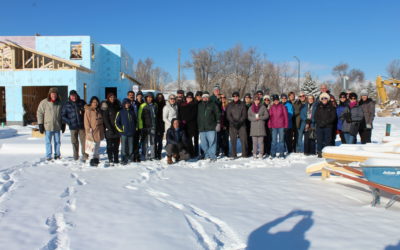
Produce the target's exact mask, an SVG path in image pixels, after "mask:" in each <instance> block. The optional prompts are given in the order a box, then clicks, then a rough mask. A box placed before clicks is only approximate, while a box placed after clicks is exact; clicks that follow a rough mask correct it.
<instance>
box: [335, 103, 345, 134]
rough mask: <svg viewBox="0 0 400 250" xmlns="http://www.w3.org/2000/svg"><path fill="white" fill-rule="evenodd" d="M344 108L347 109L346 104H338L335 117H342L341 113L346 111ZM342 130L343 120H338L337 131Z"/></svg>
mask: <svg viewBox="0 0 400 250" xmlns="http://www.w3.org/2000/svg"><path fill="white" fill-rule="evenodd" d="M346 107H347V104H344V105H340V104H339V105H338V106H337V107H336V116H337V117H338V118H339V117H340V116H341V115H342V113H343V111H344V110H345V109H346ZM342 128H343V120H342V119H338V121H337V130H342Z"/></svg>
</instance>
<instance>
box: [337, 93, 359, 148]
mask: <svg viewBox="0 0 400 250" xmlns="http://www.w3.org/2000/svg"><path fill="white" fill-rule="evenodd" d="M339 119H341V120H342V121H343V126H342V131H343V133H344V138H345V140H346V143H347V144H355V142H356V136H357V134H358V130H359V128H360V124H361V122H362V120H363V119H364V112H363V110H362V108H361V107H360V106H359V105H358V102H357V94H356V93H350V94H349V103H348V105H347V107H346V108H345V109H344V111H343V113H342V114H341V115H340V117H339Z"/></svg>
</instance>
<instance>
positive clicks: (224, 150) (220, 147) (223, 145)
mask: <svg viewBox="0 0 400 250" xmlns="http://www.w3.org/2000/svg"><path fill="white" fill-rule="evenodd" d="M220 99H221V105H220V107H219V110H220V124H221V130H220V131H219V132H218V133H217V153H216V154H217V156H220V155H221V156H225V157H228V156H229V122H228V120H227V117H226V113H227V110H228V99H227V98H226V96H225V95H224V94H221V96H220Z"/></svg>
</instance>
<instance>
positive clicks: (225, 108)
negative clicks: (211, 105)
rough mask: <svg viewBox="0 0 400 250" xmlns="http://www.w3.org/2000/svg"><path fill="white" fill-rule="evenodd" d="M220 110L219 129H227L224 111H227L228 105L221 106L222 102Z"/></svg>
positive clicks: (227, 124) (227, 123)
mask: <svg viewBox="0 0 400 250" xmlns="http://www.w3.org/2000/svg"><path fill="white" fill-rule="evenodd" d="M220 111H221V115H220V119H219V123H220V124H221V130H227V129H228V128H229V121H228V119H227V117H226V112H227V111H228V105H227V106H225V107H223V106H222V103H221V106H220Z"/></svg>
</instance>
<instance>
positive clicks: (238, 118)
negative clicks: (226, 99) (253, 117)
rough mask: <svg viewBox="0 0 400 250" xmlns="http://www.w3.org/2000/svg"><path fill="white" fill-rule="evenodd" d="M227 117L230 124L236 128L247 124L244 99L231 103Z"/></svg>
mask: <svg viewBox="0 0 400 250" xmlns="http://www.w3.org/2000/svg"><path fill="white" fill-rule="evenodd" d="M226 118H227V119H228V121H229V124H230V125H231V126H232V127H234V128H236V129H239V128H240V127H242V126H244V125H246V119H247V107H246V104H244V102H242V101H238V102H236V103H235V102H231V103H229V104H228V108H227V111H226Z"/></svg>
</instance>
